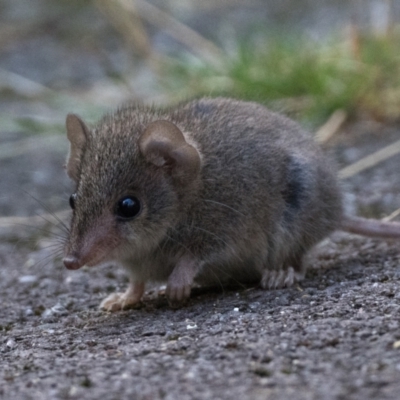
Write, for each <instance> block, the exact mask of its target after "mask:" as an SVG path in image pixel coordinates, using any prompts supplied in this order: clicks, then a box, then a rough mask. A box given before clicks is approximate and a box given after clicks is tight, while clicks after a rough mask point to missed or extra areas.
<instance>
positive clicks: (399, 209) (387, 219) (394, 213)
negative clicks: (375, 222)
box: [382, 208, 400, 222]
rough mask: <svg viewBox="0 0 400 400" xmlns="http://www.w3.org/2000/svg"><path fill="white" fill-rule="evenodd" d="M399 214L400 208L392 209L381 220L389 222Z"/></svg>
mask: <svg viewBox="0 0 400 400" xmlns="http://www.w3.org/2000/svg"><path fill="white" fill-rule="evenodd" d="M399 215H400V208H398V209H397V210H395V211H393V212H392V213H391V214H389V215H388V216H387V217H384V218H382V221H383V222H389V221H392V220H394V219H395V218H396V217H397V216H399Z"/></svg>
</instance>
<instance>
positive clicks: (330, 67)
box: [168, 34, 400, 125]
mask: <svg viewBox="0 0 400 400" xmlns="http://www.w3.org/2000/svg"><path fill="white" fill-rule="evenodd" d="M358 44H359V45H358V51H355V50H354V49H352V46H351V45H350V43H349V41H344V40H333V41H330V42H324V43H310V41H306V40H304V39H295V38H292V39H288V38H285V39H279V38H278V39H277V38H273V39H267V38H266V39H265V40H263V41H262V42H261V45H260V41H258V43H257V44H255V43H254V42H253V41H252V40H251V39H248V40H247V41H245V42H244V43H242V44H241V45H240V46H238V50H237V52H236V53H235V55H233V56H225V58H224V59H223V60H221V67H219V68H216V67H213V66H211V65H208V64H206V63H202V62H199V61H196V62H193V60H192V61H188V60H185V61H180V62H177V63H175V64H173V65H172V67H171V70H170V75H169V77H170V79H169V80H168V89H169V90H171V92H172V91H173V92H174V93H178V97H182V98H185V97H189V96H193V95H208V96H218V95H224V96H232V97H236V98H240V99H247V100H255V101H258V102H261V103H264V104H267V105H269V106H270V107H272V108H274V109H277V110H279V111H284V112H286V113H288V114H296V116H297V117H298V118H301V119H303V120H306V121H308V122H310V123H311V124H314V125H315V124H319V123H322V122H324V120H325V119H326V118H328V117H329V116H330V115H331V114H332V113H333V112H334V111H335V110H337V109H344V110H345V111H346V112H347V113H348V114H349V115H350V116H352V115H355V114H356V113H358V112H367V113H369V114H372V115H373V116H374V117H376V118H383V119H387V118H390V119H393V118H399V116H400V34H393V36H392V37H384V38H382V37H376V36H373V35H367V36H365V37H361V38H360V40H359V42H358Z"/></svg>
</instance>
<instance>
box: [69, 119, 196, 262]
mask: <svg viewBox="0 0 400 400" xmlns="http://www.w3.org/2000/svg"><path fill="white" fill-rule="evenodd" d="M66 126H67V136H68V139H69V142H70V151H69V155H68V158H67V163H66V170H67V174H68V175H69V176H70V178H71V179H72V180H74V181H75V183H76V190H75V192H74V193H73V194H72V195H71V197H70V205H71V208H72V209H73V215H72V220H71V227H70V234H69V238H68V241H67V244H66V246H65V257H64V264H65V266H66V267H67V268H69V269H78V268H80V267H82V266H84V265H89V266H93V265H97V264H100V263H104V262H107V261H112V260H116V261H123V260H125V259H132V258H137V259H140V258H142V257H145V256H146V255H147V254H148V253H149V252H152V251H154V250H155V249H156V248H157V246H158V245H159V243H160V242H161V241H162V240H163V239H165V237H166V232H167V230H168V229H169V228H170V227H173V226H174V224H176V222H177V220H179V218H180V216H181V215H182V202H183V201H184V199H185V192H187V191H190V190H193V189H191V188H193V184H194V183H195V182H197V181H199V176H200V167H201V158H200V155H199V152H198V151H197V150H196V149H195V147H193V146H192V145H190V144H189V143H188V142H187V141H186V139H185V136H184V135H183V133H182V131H181V130H180V129H179V128H178V127H177V126H176V125H175V124H173V123H172V122H169V121H166V120H155V121H152V122H151V121H148V122H143V121H141V120H140V119H131V120H129V119H127V118H123V117H119V118H118V117H116V116H114V117H109V118H105V119H103V121H102V122H101V123H100V124H99V125H98V126H97V127H96V128H95V129H93V130H91V129H89V128H88V127H87V126H86V124H85V123H84V122H83V121H82V120H81V119H80V118H79V117H78V116H76V115H73V114H69V115H68V116H67V120H66Z"/></svg>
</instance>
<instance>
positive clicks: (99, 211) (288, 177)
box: [65, 98, 342, 310]
mask: <svg viewBox="0 0 400 400" xmlns="http://www.w3.org/2000/svg"><path fill="white" fill-rule="evenodd" d="M68 121H69V122H68ZM155 121H157V122H155ZM67 130H68V138H69V140H70V142H71V151H70V157H69V159H68V162H67V171H68V173H69V175H70V176H71V178H72V179H74V180H75V181H76V184H77V186H76V203H75V210H74V213H73V217H72V222H71V233H70V237H69V241H68V244H67V246H66V250H65V251H66V256H65V264H66V266H67V267H69V268H79V267H80V266H83V265H84V264H89V265H92V264H95V263H96V264H99V263H104V262H110V261H116V262H118V263H120V264H123V265H124V266H125V267H126V268H127V269H128V271H129V273H130V277H131V282H132V285H131V287H130V289H129V290H130V292H133V291H134V289H132V288H134V287H135V285H136V286H137V290H136V293H140V292H141V291H140V290H141V288H142V286H140V285H142V284H143V283H144V282H146V281H149V280H152V281H168V285H167V286H168V287H167V295H168V296H169V298H170V301H171V302H175V301H180V300H182V299H184V298H185V297H187V296H188V295H189V293H190V286H191V284H192V282H193V279H195V280H196V281H198V282H200V283H217V284H219V283H221V282H222V283H225V282H227V281H229V280H234V281H241V282H249V281H251V282H253V281H261V283H262V285H263V286H264V287H278V286H283V285H290V284H292V283H293V281H294V279H295V278H296V276H297V277H300V276H301V275H302V274H303V273H304V270H305V269H304V266H303V265H302V258H303V256H304V254H305V253H306V252H307V251H308V250H309V249H310V248H311V247H312V246H313V245H315V244H316V243H317V242H319V241H320V240H322V239H323V238H324V237H326V236H327V235H328V234H329V233H330V232H331V231H333V230H334V229H336V228H337V227H338V226H339V221H340V220H341V217H342V209H341V196H340V193H339V189H338V185H337V181H336V173H335V170H334V169H333V168H332V163H331V162H330V161H328V160H327V158H326V156H325V155H324V154H322V152H321V150H320V149H319V147H318V146H317V145H316V144H315V143H314V142H313V140H312V139H311V138H310V136H309V135H308V133H306V132H304V131H303V130H302V129H301V128H300V127H299V125H298V124H296V123H295V122H293V121H291V120H289V119H287V118H285V117H283V116H281V115H278V114H276V113H273V112H271V111H269V110H268V109H266V108H265V107H263V106H261V105H259V104H256V103H249V102H242V101H236V100H230V99H223V98H218V99H200V100H194V101H190V102H186V103H182V104H180V105H178V106H177V107H174V108H171V109H165V110H163V109H153V108H147V107H142V106H137V105H128V106H126V107H124V108H122V109H120V110H118V111H117V112H115V113H114V114H112V115H108V116H106V117H104V118H103V119H102V120H101V121H100V122H99V124H98V125H97V126H96V127H95V128H94V129H93V130H90V129H88V128H87V127H85V125H84V124H83V122H82V121H81V120H80V119H78V117H76V116H73V115H70V116H69V117H68V119H67ZM82 138H84V139H85V140H82ZM125 195H134V196H136V197H137V198H138V199H140V200H141V203H142V210H141V212H140V214H139V215H138V216H137V217H136V218H135V219H133V220H131V221H122V222H121V221H118V220H117V219H116V218H115V217H114V214H113V213H114V209H115V204H116V202H117V201H118V200H119V199H120V198H121V197H123V196H125ZM94 261H95V262H94ZM138 285H139V286H138ZM139 289H140V290H139ZM129 290H128V291H127V293H128V292H129ZM130 292H129V293H130ZM129 293H128V294H129ZM128 294H125V297H124V300H123V304H122V303H121V301H122V300H121V301H120V300H118V299H117V297H118V296H117V297H116V296H114V297H113V299H112V300H109V301H107V300H106V301H105V302H103V307H104V308H106V309H109V310H115V309H119V308H123V307H126V306H129V305H133V304H134V303H136V302H137V301H138V300H137V297H138V296H137V295H136V297H135V299H134V300H132V301H129V295H128ZM127 298H128V300H127ZM133 298H134V296H133V297H132V299H133Z"/></svg>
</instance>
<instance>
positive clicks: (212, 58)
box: [115, 0, 223, 67]
mask: <svg viewBox="0 0 400 400" xmlns="http://www.w3.org/2000/svg"><path fill="white" fill-rule="evenodd" d="M115 1H116V2H118V3H119V4H120V5H121V6H122V7H123V8H124V10H125V11H127V12H129V13H138V14H139V15H140V16H141V17H142V18H143V19H145V20H146V21H148V22H149V23H151V24H153V25H155V26H157V27H158V28H159V29H161V30H164V31H165V32H166V33H168V34H169V35H170V36H172V37H173V38H174V39H175V40H177V41H179V42H181V43H183V44H184V45H186V46H188V47H189V48H190V49H191V50H192V51H193V52H194V53H195V54H197V55H198V56H200V57H201V58H202V59H204V60H206V61H208V62H209V63H211V64H212V65H214V66H216V67H219V66H220V60H221V59H222V58H223V53H222V51H221V50H220V49H219V48H218V47H217V46H216V45H215V44H214V43H212V42H211V41H209V40H207V39H205V38H204V37H203V36H201V35H200V34H198V33H197V32H195V31H194V30H193V29H191V28H189V27H188V26H187V25H185V24H183V23H182V22H180V21H178V20H176V19H175V18H173V17H172V16H171V15H169V14H168V13H166V12H164V11H162V10H160V9H159V8H157V7H155V6H153V5H152V4H150V3H148V2H147V1H145V0H134V1H133V0H115Z"/></svg>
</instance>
